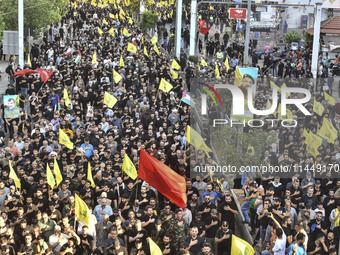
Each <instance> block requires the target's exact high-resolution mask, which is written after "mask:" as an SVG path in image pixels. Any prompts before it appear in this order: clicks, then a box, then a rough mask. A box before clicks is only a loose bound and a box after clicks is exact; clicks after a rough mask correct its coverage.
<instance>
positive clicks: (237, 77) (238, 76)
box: [234, 66, 243, 87]
mask: <svg viewBox="0 0 340 255" xmlns="http://www.w3.org/2000/svg"><path fill="white" fill-rule="evenodd" d="M242 79H243V76H242V74H241V72H240V68H238V66H236V70H235V81H234V85H235V86H237V87H239V86H240V85H241V83H242Z"/></svg>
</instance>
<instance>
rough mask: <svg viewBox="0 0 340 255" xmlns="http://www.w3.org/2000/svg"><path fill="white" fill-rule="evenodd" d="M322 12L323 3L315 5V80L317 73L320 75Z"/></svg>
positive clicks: (313, 63)
mask: <svg viewBox="0 0 340 255" xmlns="http://www.w3.org/2000/svg"><path fill="white" fill-rule="evenodd" d="M321 10H322V3H315V22H314V35H313V54H312V70H311V71H312V74H313V78H314V79H316V77H317V73H318V58H319V45H320V25H321Z"/></svg>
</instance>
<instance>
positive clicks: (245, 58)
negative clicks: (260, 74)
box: [243, 0, 251, 66]
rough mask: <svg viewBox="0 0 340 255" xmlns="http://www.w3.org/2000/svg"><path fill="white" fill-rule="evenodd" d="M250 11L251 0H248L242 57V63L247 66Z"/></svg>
mask: <svg viewBox="0 0 340 255" xmlns="http://www.w3.org/2000/svg"><path fill="white" fill-rule="evenodd" d="M250 12H251V0H248V6H247V24H246V38H245V42H244V44H245V45H244V58H243V65H244V66H248V64H249V62H248V56H249V54H248V51H249V33H250Z"/></svg>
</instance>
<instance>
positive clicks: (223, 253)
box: [215, 221, 233, 255]
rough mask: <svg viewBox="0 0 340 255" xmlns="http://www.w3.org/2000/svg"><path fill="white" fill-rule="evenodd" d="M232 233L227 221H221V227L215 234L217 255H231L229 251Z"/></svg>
mask: <svg viewBox="0 0 340 255" xmlns="http://www.w3.org/2000/svg"><path fill="white" fill-rule="evenodd" d="M232 234H233V231H231V230H230V229H229V224H228V222H227V221H223V222H222V225H221V228H220V229H219V230H217V233H216V236H215V243H216V244H217V254H218V255H233V254H231V253H230V249H231V238H232Z"/></svg>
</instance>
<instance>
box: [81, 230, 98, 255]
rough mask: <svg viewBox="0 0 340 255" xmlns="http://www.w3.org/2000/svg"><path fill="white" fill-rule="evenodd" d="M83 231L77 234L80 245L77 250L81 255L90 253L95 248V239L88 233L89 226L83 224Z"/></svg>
mask: <svg viewBox="0 0 340 255" xmlns="http://www.w3.org/2000/svg"><path fill="white" fill-rule="evenodd" d="M82 231H83V233H82V234H81V235H79V238H80V246H79V252H80V254H83V255H89V254H91V251H94V250H95V249H96V241H95V240H94V239H93V237H92V236H90V235H88V231H89V227H88V226H85V225H84V226H83V228H82Z"/></svg>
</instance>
